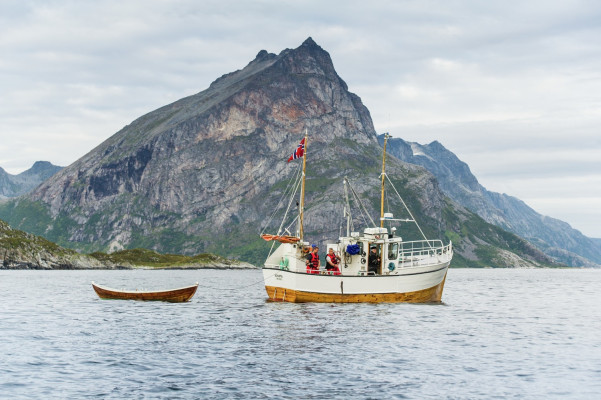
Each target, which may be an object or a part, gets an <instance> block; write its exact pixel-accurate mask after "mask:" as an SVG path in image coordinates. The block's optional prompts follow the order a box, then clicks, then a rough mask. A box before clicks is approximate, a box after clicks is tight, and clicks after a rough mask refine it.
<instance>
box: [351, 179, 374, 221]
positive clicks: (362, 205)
mask: <svg viewBox="0 0 601 400" xmlns="http://www.w3.org/2000/svg"><path fill="white" fill-rule="evenodd" d="M346 180H347V181H348V183H349V188H350V189H351V192H352V193H353V196H355V199H356V200H357V202H358V203H359V204H360V205H361V207H360V208H359V210H360V211H361V216H362V217H363V222H364V223H365V225H367V220H366V219H365V216H366V215H367V217H368V218H369V220H370V221H371V223H372V225H373V226H376V223H375V222H374V220H373V219H372V217H371V216H370V215H369V213H368V212H367V209H366V208H365V205H364V204H363V202H362V201H361V199H360V198H359V195H358V194H357V192H355V189H353V186H352V185H351V181H350V179H348V178H346ZM361 208H363V209H361Z"/></svg>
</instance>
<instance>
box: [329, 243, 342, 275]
mask: <svg viewBox="0 0 601 400" xmlns="http://www.w3.org/2000/svg"><path fill="white" fill-rule="evenodd" d="M339 263H340V257H338V256H337V255H336V254H335V253H334V249H332V248H329V249H328V255H327V256H326V270H328V271H330V272H333V273H334V275H340V268H338V264H339Z"/></svg>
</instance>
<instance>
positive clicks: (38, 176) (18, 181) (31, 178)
mask: <svg viewBox="0 0 601 400" xmlns="http://www.w3.org/2000/svg"><path fill="white" fill-rule="evenodd" d="M61 169H63V167H59V166H56V165H53V164H51V163H50V162H48V161H36V162H35V163H34V164H33V166H32V167H31V168H29V169H28V170H26V171H24V172H21V173H20V174H18V175H11V174H9V173H8V172H6V171H5V170H4V169H2V167H0V198H8V197H17V196H21V195H23V194H26V193H28V192H30V191H32V190H33V189H35V188H36V187H37V186H38V185H39V184H40V183H42V182H44V181H45V180H46V179H48V178H50V177H51V176H52V175H54V174H56V173H57V172H58V171H60V170H61Z"/></svg>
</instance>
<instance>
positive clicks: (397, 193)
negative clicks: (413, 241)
mask: <svg viewBox="0 0 601 400" xmlns="http://www.w3.org/2000/svg"><path fill="white" fill-rule="evenodd" d="M386 179H388V182H389V183H390V186H392V188H393V189H394V192H395V193H396V195H397V196H399V199H401V203H403V206H404V207H405V210H407V212H408V213H409V215H410V216H411V219H412V220H413V222H414V223H415V226H417V229H419V233H421V234H422V237H423V238H424V240H425V241H426V243H428V246H430V249H434V248H433V247H432V244H431V243H430V241H429V240H428V238H427V237H426V235H424V232H423V231H422V228H420V226H419V224H418V223H417V220H416V219H415V217H414V216H413V214H411V210H409V207H407V204H405V200H403V198H402V197H401V195H400V194H399V192H397V190H396V188H395V187H394V185H393V183H392V181H391V180H390V178H389V177H388V175H387V176H386Z"/></svg>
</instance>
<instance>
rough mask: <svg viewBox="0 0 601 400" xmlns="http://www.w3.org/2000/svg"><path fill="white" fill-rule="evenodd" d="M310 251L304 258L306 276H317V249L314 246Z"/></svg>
mask: <svg viewBox="0 0 601 400" xmlns="http://www.w3.org/2000/svg"><path fill="white" fill-rule="evenodd" d="M312 248H313V251H311V252H310V253H309V254H308V255H307V258H306V260H307V261H306V262H307V273H308V274H319V247H317V246H316V245H313V246H312Z"/></svg>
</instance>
